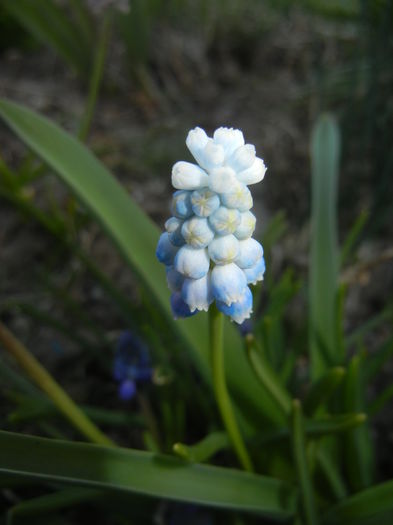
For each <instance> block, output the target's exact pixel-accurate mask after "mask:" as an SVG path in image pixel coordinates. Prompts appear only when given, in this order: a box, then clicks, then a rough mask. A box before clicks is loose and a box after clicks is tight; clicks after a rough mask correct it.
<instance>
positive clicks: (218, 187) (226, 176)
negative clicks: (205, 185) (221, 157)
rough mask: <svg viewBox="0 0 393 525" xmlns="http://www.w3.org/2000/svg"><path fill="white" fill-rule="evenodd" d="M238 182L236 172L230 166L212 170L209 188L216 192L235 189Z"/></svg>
mask: <svg viewBox="0 0 393 525" xmlns="http://www.w3.org/2000/svg"><path fill="white" fill-rule="evenodd" d="M237 184H238V180H237V178H236V173H235V172H234V171H233V169H232V168H230V167H229V166H224V167H222V168H216V169H213V170H211V172H210V176H209V188H210V189H211V190H212V191H215V192H216V193H223V192H225V191H232V190H235V188H236V186H237Z"/></svg>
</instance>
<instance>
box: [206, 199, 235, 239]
mask: <svg viewBox="0 0 393 525" xmlns="http://www.w3.org/2000/svg"><path fill="white" fill-rule="evenodd" d="M209 224H210V226H211V227H212V228H213V230H214V231H215V232H216V233H217V234H218V235H229V234H230V233H233V232H234V231H235V230H236V228H237V227H238V226H239V224H240V212H239V211H238V210H235V209H231V210H230V209H229V208H226V207H225V206H220V207H219V208H218V210H216V211H215V212H214V213H212V214H211V215H210V216H209Z"/></svg>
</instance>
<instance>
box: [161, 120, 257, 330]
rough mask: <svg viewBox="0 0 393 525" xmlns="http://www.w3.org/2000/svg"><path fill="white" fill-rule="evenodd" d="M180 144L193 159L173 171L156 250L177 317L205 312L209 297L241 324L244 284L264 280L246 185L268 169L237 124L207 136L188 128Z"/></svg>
mask: <svg viewBox="0 0 393 525" xmlns="http://www.w3.org/2000/svg"><path fill="white" fill-rule="evenodd" d="M186 144H187V147H188V149H189V150H190V152H191V153H192V155H193V156H194V158H195V160H196V164H193V163H190V162H183V161H180V162H176V164H175V165H174V166H173V169H172V185H173V187H174V188H175V189H176V190H178V191H176V192H175V193H174V195H173V200H172V207H171V210H172V213H173V217H170V218H169V219H168V220H167V221H166V223H165V228H166V232H165V233H163V234H162V235H161V237H160V240H159V242H158V245H157V249H156V256H157V259H158V260H159V261H160V262H161V263H163V264H165V266H166V269H167V280H168V285H169V288H170V290H171V292H172V297H171V306H172V312H173V314H174V317H175V319H177V318H179V317H189V316H190V315H192V314H194V313H196V312H199V311H201V310H205V311H207V310H208V309H209V306H210V304H211V303H213V302H214V301H215V302H216V305H217V307H218V309H219V310H221V312H223V313H224V314H225V315H228V316H229V317H230V318H231V319H232V320H233V321H235V322H236V323H238V324H241V323H242V322H243V321H244V320H245V319H249V317H250V315H251V313H252V306H253V305H252V293H251V290H250V288H249V287H248V285H250V284H256V283H257V282H258V281H261V280H262V279H263V274H264V272H265V261H264V259H263V248H262V246H261V245H260V244H259V242H258V241H256V240H255V239H253V238H252V234H253V232H254V229H255V223H256V219H255V216H254V215H253V214H252V213H251V211H250V209H251V208H252V206H253V199H252V195H251V192H250V190H249V188H248V186H249V185H251V184H256V183H258V182H260V181H261V180H262V179H263V178H264V176H265V172H266V166H265V164H264V162H263V160H262V159H260V158H258V157H257V156H256V154H255V148H254V146H253V145H252V144H245V141H244V137H243V133H242V132H241V131H240V130H238V129H232V128H218V129H216V131H215V132H214V135H213V137H212V138H210V137H208V136H207V135H206V133H205V131H204V130H203V129H201V128H195V129H192V130H191V131H190V132H189V133H188V136H187V140H186Z"/></svg>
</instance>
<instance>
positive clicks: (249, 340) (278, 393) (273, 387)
mask: <svg viewBox="0 0 393 525" xmlns="http://www.w3.org/2000/svg"><path fill="white" fill-rule="evenodd" d="M245 341H246V349H247V357H248V360H249V363H250V365H251V368H252V370H253V371H254V373H255V376H256V378H257V379H258V381H259V382H260V383H261V384H262V385H263V387H264V388H265V389H266V391H267V392H268V393H269V395H270V396H271V398H272V399H273V400H274V401H275V403H276V404H277V407H278V408H279V409H280V410H281V412H282V413H283V414H284V415H285V416H288V415H289V414H290V412H291V398H290V397H289V394H288V392H287V391H286V390H285V388H284V387H283V386H282V385H281V382H280V380H279V378H278V377H277V376H276V374H275V372H274V370H273V369H272V368H271V366H270V364H269V363H268V362H267V360H266V359H264V358H263V356H262V354H261V352H258V349H257V346H256V345H257V343H256V340H255V337H254V336H253V335H252V334H247V336H246V338H245Z"/></svg>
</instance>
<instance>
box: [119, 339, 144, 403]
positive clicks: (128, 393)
mask: <svg viewBox="0 0 393 525" xmlns="http://www.w3.org/2000/svg"><path fill="white" fill-rule="evenodd" d="M152 374H153V369H152V366H151V361H150V356H149V351H148V348H147V346H146V344H145V343H144V342H143V341H142V340H141V339H140V338H139V337H137V336H136V335H135V334H133V333H131V332H130V331H125V332H123V333H122V334H121V336H120V337H119V340H118V342H117V347H116V352H115V357H114V361H113V378H114V379H115V381H117V382H118V383H119V398H120V399H122V400H123V401H129V400H130V399H132V398H133V397H134V396H135V394H136V390H137V384H138V383H140V382H144V381H150V380H151V378H152Z"/></svg>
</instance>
